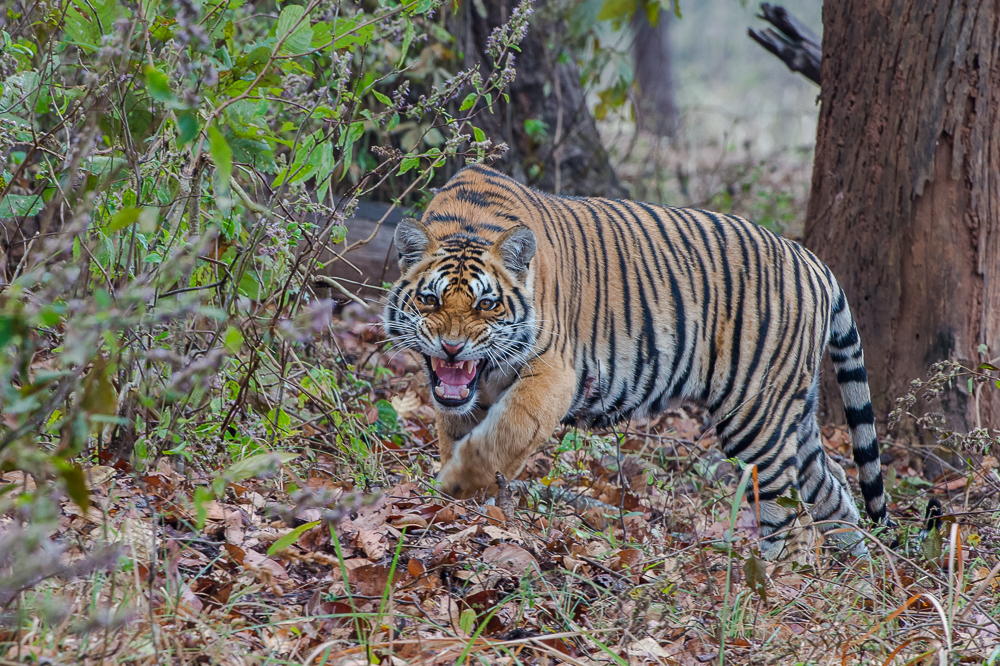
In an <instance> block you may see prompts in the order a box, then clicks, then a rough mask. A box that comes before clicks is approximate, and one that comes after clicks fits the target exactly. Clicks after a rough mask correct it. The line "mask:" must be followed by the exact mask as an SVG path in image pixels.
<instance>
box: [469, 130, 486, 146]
mask: <svg viewBox="0 0 1000 666" xmlns="http://www.w3.org/2000/svg"><path fill="white" fill-rule="evenodd" d="M472 133H473V134H475V135H476V142H477V143H482V142H483V141H486V132H484V131H483V130H481V129H479V128H478V127H473V128H472Z"/></svg>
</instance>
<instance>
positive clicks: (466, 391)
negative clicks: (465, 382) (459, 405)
mask: <svg viewBox="0 0 1000 666" xmlns="http://www.w3.org/2000/svg"><path fill="white" fill-rule="evenodd" d="M458 394H459V395H460V396H462V400H465V399H466V398H468V397H469V389H467V388H463V389H462V390H461V391H459V392H458Z"/></svg>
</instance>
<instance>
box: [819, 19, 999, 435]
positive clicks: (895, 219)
mask: <svg viewBox="0 0 1000 666" xmlns="http://www.w3.org/2000/svg"><path fill="white" fill-rule="evenodd" d="M822 67H823V69H822V80H823V86H822V91H821V94H820V100H821V110H820V116H819V128H818V133H817V139H816V160H815V164H814V167H813V177H812V195H811V198H810V200H809V210H808V216H807V220H806V229H805V243H806V245H807V246H808V247H809V248H810V249H812V250H813V251H814V252H816V253H817V254H818V255H819V256H820V257H821V258H822V259H823V260H824V261H826V262H827V263H828V264H829V265H830V268H831V269H833V272H834V274H835V275H836V276H837V278H838V279H839V280H840V282H841V284H842V285H843V287H844V289H845V291H846V292H847V295H848V299H849V301H850V303H851V306H852V309H853V311H854V316H855V318H856V319H857V321H858V328H859V329H860V332H861V337H862V340H863V342H864V346H865V359H866V361H867V364H868V374H869V377H870V383H871V388H872V399H873V403H874V405H875V410H876V414H877V415H878V417H879V419H880V420H881V419H883V418H884V417H885V415H886V414H887V412H889V411H890V410H891V409H892V408H893V404H894V400H895V398H897V397H900V396H902V395H904V394H905V393H906V392H907V390H908V388H909V386H910V382H911V381H912V380H913V379H915V378H918V377H922V376H924V375H925V374H926V373H927V369H928V367H929V366H930V365H931V364H932V363H934V362H935V361H939V360H944V359H952V360H957V361H961V362H964V363H965V364H967V365H969V366H971V367H976V366H977V365H978V364H979V362H981V361H982V360H985V359H983V358H982V357H981V356H980V355H979V354H978V353H977V348H978V347H979V345H981V344H986V345H988V347H989V355H990V356H991V357H995V356H1000V0H965V2H938V1H936V0H880V1H879V2H875V1H874V0H828V1H827V2H826V3H824V5H823V65H822ZM825 377H826V379H825V384H824V397H825V398H826V399H825V401H824V402H825V404H826V405H827V407H828V408H829V410H830V411H829V412H828V416H839V417H840V418H843V414H842V410H841V408H840V407H839V406H838V405H839V404H840V399H839V397H835V396H836V395H837V393H836V389H835V382H834V381H833V377H834V375H833V373H832V372H827V373H825ZM989 388H991V387H987V389H989ZM981 397H982V399H981V401H980V404H979V407H978V410H977V408H976V406H975V401H974V400H973V399H971V396H970V395H969V393H968V391H967V389H966V387H965V386H962V385H960V386H957V387H956V390H954V391H950V392H949V393H948V394H947V395H946V396H944V402H943V405H942V406H943V408H944V411H945V415H946V416H947V418H948V421H949V424H950V425H951V427H953V428H956V429H962V430H963V431H967V430H968V429H969V428H971V427H976V425H977V422H978V423H979V424H981V425H982V426H989V427H994V428H1000V392H997V391H996V390H984V391H983V392H982V396H981ZM831 412H832V413H831ZM977 412H978V414H977Z"/></svg>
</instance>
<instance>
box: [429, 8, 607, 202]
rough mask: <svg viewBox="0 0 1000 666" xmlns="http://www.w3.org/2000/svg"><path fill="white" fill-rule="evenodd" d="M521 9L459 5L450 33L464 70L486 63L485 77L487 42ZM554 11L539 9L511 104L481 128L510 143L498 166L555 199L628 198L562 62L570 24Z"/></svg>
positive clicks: (573, 75) (483, 119) (485, 117)
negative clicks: (530, 124)
mask: <svg viewBox="0 0 1000 666" xmlns="http://www.w3.org/2000/svg"><path fill="white" fill-rule="evenodd" d="M516 6H517V0H495V1H491V2H475V1H474V0H464V2H460V3H458V5H457V10H456V13H455V14H454V15H453V16H452V17H451V18H450V20H449V27H450V28H451V32H452V34H454V35H461V36H462V37H460V38H459V40H458V41H459V43H460V45H461V48H462V51H463V52H464V54H465V59H466V63H465V66H466V67H468V66H471V65H472V64H474V63H475V62H480V63H482V65H481V66H482V67H483V70H484V74H485V73H486V71H487V68H488V67H489V65H488V63H487V62H486V61H485V59H484V58H483V52H484V51H485V50H486V40H487V39H488V38H489V36H490V33H492V32H493V29H494V28H496V27H497V26H499V25H502V24H504V23H506V22H507V19H508V18H509V17H510V14H511V11H513V9H514V7H516ZM548 9H549V8H548V7H546V6H545V3H544V2H536V3H535V12H534V15H533V16H532V17H531V24H530V28H529V30H528V34H527V35H526V36H525V38H524V41H523V42H521V46H520V48H521V52H520V53H518V54H516V55H517V58H516V60H515V63H514V67H515V69H516V70H517V78H515V79H514V82H513V83H512V84H511V86H510V90H509V94H510V103H506V102H504V101H503V100H501V101H500V102H499V103H497V104H496V105H495V107H494V108H495V109H496V111H497V112H496V113H494V114H490V113H484V114H481V115H480V116H479V117H478V119H477V121H476V124H477V125H478V126H479V127H481V128H482V129H483V130H484V131H485V132H486V135H487V136H488V137H490V138H491V139H493V140H494V141H504V142H506V143H507V146H508V148H509V150H508V151H507V154H506V155H504V157H503V158H502V159H501V160H500V161H499V162H497V163H495V164H493V165H492V166H494V167H495V168H498V169H501V170H503V171H506V172H507V173H508V174H509V175H511V176H512V177H514V178H516V179H517V180H519V181H521V182H523V183H526V184H528V185H530V186H532V187H537V188H539V189H542V190H546V191H549V192H556V193H561V194H570V195H574V196H606V197H624V196H626V191H625V188H623V187H622V186H621V184H620V183H619V182H618V179H617V178H616V177H615V173H614V170H613V169H612V168H611V163H610V162H609V161H608V153H607V151H606V150H605V149H604V146H603V145H601V137H600V135H599V134H598V132H597V126H596V124H595V123H594V118H593V116H592V115H591V113H590V110H589V109H588V108H587V104H586V99H585V97H584V92H583V88H582V86H581V85H580V76H579V73H578V72H577V70H576V67H575V65H573V64H572V62H571V61H570V62H565V63H560V62H559V56H560V52H559V50H560V48H561V47H560V46H559V44H560V39H559V36H560V34H561V32H562V30H563V28H564V26H563V23H564V21H561V20H559V17H558V15H557V12H554V11H553V12H549V11H547V10H548ZM484 11H485V15H484V14H483V13H482V12H484ZM550 13H551V14H552V15H551V16H549V15H548V14H550ZM563 18H564V17H563ZM529 120H531V121H536V120H538V121H542V122H543V123H544V127H545V131H544V133H539V132H537V131H536V132H534V133H531V132H529V131H528V130H527V129H526V127H525V121H529Z"/></svg>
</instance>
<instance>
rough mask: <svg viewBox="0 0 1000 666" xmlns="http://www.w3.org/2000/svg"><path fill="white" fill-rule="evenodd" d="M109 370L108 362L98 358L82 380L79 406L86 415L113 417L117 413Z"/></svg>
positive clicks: (115, 397) (115, 395)
mask: <svg viewBox="0 0 1000 666" xmlns="http://www.w3.org/2000/svg"><path fill="white" fill-rule="evenodd" d="M110 369H111V368H110V366H109V365H108V362H107V361H105V360H104V359H103V358H102V357H100V356H98V357H97V360H95V361H94V364H93V365H92V366H91V368H90V372H88V373H87V376H86V377H84V378H83V397H82V398H81V400H80V406H81V407H82V408H83V411H84V412H86V413H87V414H88V415H91V414H102V415H104V416H114V415H115V414H116V413H117V412H118V396H117V394H116V393H115V387H114V386H113V385H112V384H111V378H110V377H109V375H110V374H111V373H110Z"/></svg>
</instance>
